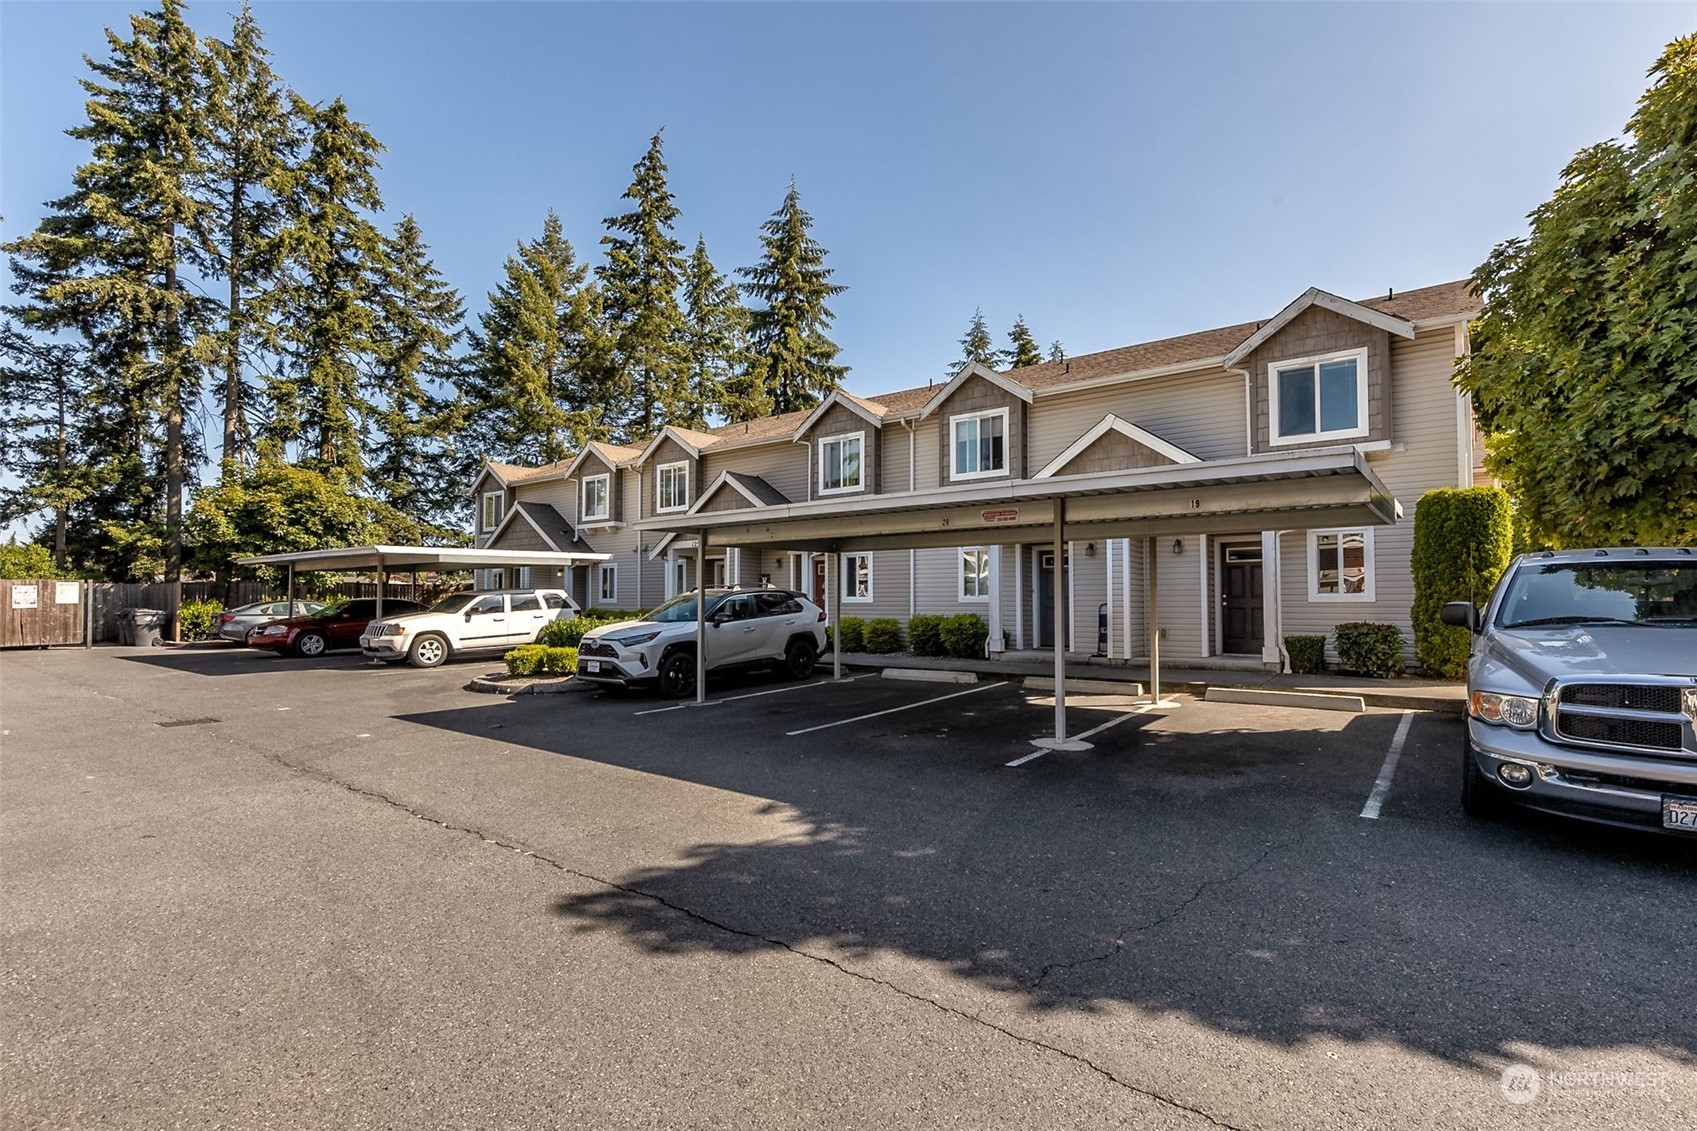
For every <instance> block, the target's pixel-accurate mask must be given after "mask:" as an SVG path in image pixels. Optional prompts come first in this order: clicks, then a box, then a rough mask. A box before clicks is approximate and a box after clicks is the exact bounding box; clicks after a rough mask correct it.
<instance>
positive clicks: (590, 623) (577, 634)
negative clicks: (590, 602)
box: [542, 612, 641, 648]
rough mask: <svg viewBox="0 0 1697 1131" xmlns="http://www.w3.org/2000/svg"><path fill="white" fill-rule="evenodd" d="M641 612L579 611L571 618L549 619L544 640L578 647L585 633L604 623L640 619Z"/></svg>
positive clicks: (544, 629) (556, 645)
mask: <svg viewBox="0 0 1697 1131" xmlns="http://www.w3.org/2000/svg"><path fill="white" fill-rule="evenodd" d="M640 619H641V614H640V613H617V612H608V613H601V614H599V615H594V616H592V615H590V614H589V613H579V614H578V615H577V616H575V617H573V618H571V619H570V620H555V621H549V622H548V624H547V625H546V626H544V627H543V629H542V642H543V643H544V644H546V645H548V646H549V647H551V648H576V647H577V646H578V645H579V644H581V643H583V634H584V633H586V632H588V631H589V630H590V629H593V628H600V627H601V626H602V625H604V624H618V623H619V622H620V621H627V620H640Z"/></svg>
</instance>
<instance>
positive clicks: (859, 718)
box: [786, 679, 1008, 738]
mask: <svg viewBox="0 0 1697 1131" xmlns="http://www.w3.org/2000/svg"><path fill="white" fill-rule="evenodd" d="M1007 685H1008V681H1007V680H1005V679H1004V680H1001V681H999V682H997V683H981V684H979V685H978V686H977V687H969V688H967V689H966V690H965V691H956V692H955V693H953V694H952V695H939V696H937V697H936V698H935V699H921V700H920V701H919V702H917V703H905V704H903V705H902V706H900V707H890V708H888V709H887V710H883V711H873V712H872V713H871V714H868V715H856V716H855V717H854V718H852V719H838V720H837V721H836V722H834V723H820V724H819V725H818V726H816V727H803V728H802V729H801V730H792V731H789V732H787V735H786V737H789V738H794V737H795V736H796V735H798V734H812V733H813V732H814V731H816V730H830V729H831V728H832V727H840V726H847V725H848V724H849V723H859V722H865V721H866V720H867V719H876V718H879V717H880V716H883V715H893V714H895V713H896V712H897V711H911V710H913V709H914V708H915V707H928V706H930V705H931V704H933V703H941V702H943V701H944V700H945V699H959V698H960V697H961V696H962V695H977V694H978V693H979V692H980V691H989V690H990V689H992V688H995V687H1006V686H1007Z"/></svg>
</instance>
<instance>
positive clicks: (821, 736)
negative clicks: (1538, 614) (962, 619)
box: [0, 649, 1697, 1128]
mask: <svg viewBox="0 0 1697 1131" xmlns="http://www.w3.org/2000/svg"><path fill="white" fill-rule="evenodd" d="M490 666H492V665H490V664H488V663H487V662H485V663H483V664H481V665H480V664H476V663H468V664H457V665H450V666H449V667H447V668H444V669H438V670H434V671H423V672H421V671H415V670H413V669H410V668H405V667H402V668H384V667H376V668H374V667H372V666H370V665H367V664H365V663H364V662H363V661H361V660H360V659H359V658H358V657H357V656H353V655H341V656H332V657H328V658H325V659H322V660H319V661H298V660H276V659H273V658H271V657H267V656H260V655H257V654H255V653H251V652H246V651H245V650H239V649H231V650H222V651H221V650H205V651H190V650H164V651H161V650H153V651H152V652H145V651H141V650H120V649H101V650H96V651H95V652H93V653H81V652H74V651H65V652H45V653H43V652H33V653H12V654H6V655H4V656H0V729H3V730H4V734H3V735H0V743H3V744H4V745H3V752H4V756H3V758H0V786H3V787H4V788H3V790H0V822H3V825H0V847H3V849H4V857H3V859H4V861H5V867H4V876H3V879H4V906H5V926H4V928H3V930H4V939H5V946H4V957H3V967H0V1005H3V1007H4V1009H3V1011H4V1022H3V1024H4V1027H5V1030H4V1036H5V1042H4V1045H5V1047H4V1050H3V1052H0V1057H3V1061H0V1066H3V1068H4V1083H3V1084H0V1089H3V1103H0V1123H3V1124H4V1125H6V1126H20V1127H21V1126H73V1125H78V1126H80V1125H87V1124H93V1123H100V1124H102V1125H110V1126H134V1127H153V1126H163V1125H182V1126H211V1125H215V1124H220V1123H221V1124H223V1125H241V1126H307V1125H327V1124H330V1123H335V1124H337V1125H346V1126H442V1127H463V1126H473V1125H476V1126H487V1125H504V1126H562V1127H567V1126H571V1127H582V1126H595V1127H612V1126H663V1127H686V1126H703V1127H706V1126H737V1127H744V1126H747V1127H818V1126H903V1127H922V1126H973V1127H993V1126H1033V1125H1035V1126H1091V1127H1098V1126H1175V1127H1176V1126H1182V1127H1205V1126H1206V1127H1217V1126H1225V1127H1241V1128H1251V1127H1297V1126H1300V1127H1358V1126H1372V1127H1480V1126H1493V1127H1495V1126H1527V1127H1533V1126H1536V1127H1574V1128H1579V1127H1587V1128H1590V1127H1621V1128H1627V1127H1645V1126H1652V1125H1658V1124H1664V1123H1675V1124H1677V1123H1683V1122H1689V1119H1690V1114H1691V1112H1692V1111H1693V1109H1694V1107H1697V1071H1694V1070H1697V1016H1694V1015H1693V1013H1692V1010H1691V1009H1690V1002H1692V1001H1693V1000H1697V963H1694V962H1693V957H1694V953H1697V947H1694V946H1693V942H1692V930H1693V927H1692V907H1693V906H1694V901H1693V894H1692V893H1693V890H1694V887H1693V884H1694V881H1697V849H1694V846H1693V845H1692V843H1691V842H1688V841H1675V840H1669V839H1664V838H1659V837H1651V836H1648V835H1641V834H1629V833H1623V832H1615V831H1610V830H1600V829H1594V828H1590V827H1587V826H1581V825H1574V824H1567V823H1562V822H1557V821H1553V820H1549V819H1545V818H1539V817H1528V818H1525V819H1513V820H1509V821H1505V822H1501V823H1494V824H1480V823H1476V822H1470V821H1467V820H1465V819H1464V818H1463V817H1462V816H1461V815H1460V813H1459V810H1458V808H1457V804H1456V790H1455V787H1456V777H1457V773H1458V770H1457V766H1458V757H1459V755H1458V745H1459V743H1460V733H1461V732H1460V723H1459V722H1458V721H1455V720H1452V719H1448V718H1444V717H1440V716H1437V715H1430V714H1420V713H1414V714H1409V713H1404V712H1401V711H1388V710H1387V711H1377V710H1375V711H1369V712H1368V713H1366V714H1362V715H1346V714H1336V713H1331V712H1320V711H1300V710H1292V709H1284V708H1280V709H1269V708H1260V707H1251V706H1242V705H1233V704H1223V703H1201V702H1197V701H1194V700H1190V699H1186V698H1180V699H1179V700H1178V701H1177V702H1176V705H1175V706H1173V707H1171V708H1163V709H1158V710H1147V709H1143V708H1140V707H1138V706H1137V705H1136V704H1133V703H1131V702H1128V701H1126V700H1123V699H1117V698H1113V697H1102V696H1081V697H1071V699H1070V701H1071V704H1072V707H1073V712H1072V715H1073V722H1072V729H1073V731H1074V732H1075V733H1077V732H1081V731H1085V730H1091V729H1095V728H1100V729H1096V733H1094V734H1093V735H1092V736H1091V738H1090V741H1091V742H1093V743H1094V747H1093V748H1092V749H1091V750H1089V751H1084V752H1077V753H1048V754H1044V755H1042V756H1041V757H1037V758H1034V759H1033V758H1029V756H1030V755H1031V754H1033V753H1034V752H1035V751H1034V748H1033V747H1032V746H1031V744H1030V740H1031V739H1032V738H1034V737H1039V736H1042V735H1045V734H1048V733H1050V727H1051V725H1052V706H1051V700H1049V699H1048V698H1047V696H1046V695H1044V694H1041V693H1036V692H1028V691H1026V690H1025V689H1023V688H1022V687H1020V686H1018V685H1017V684H1016V683H1012V682H1009V683H997V682H995V681H986V682H982V683H980V684H977V685H973V686H971V687H962V686H955V685H947V684H936V683H907V682H897V681H891V680H885V679H881V678H878V677H876V676H871V675H857V676H856V678H854V679H853V680H852V681H849V682H840V683H839V682H834V681H832V680H830V679H829V678H828V675H827V674H822V675H821V676H819V677H816V678H815V679H813V680H809V681H807V682H806V683H805V684H793V683H787V682H784V681H782V680H778V679H768V678H764V677H751V678H747V679H743V680H737V681H730V682H725V683H722V684H716V685H714V686H713V688H712V689H711V694H712V695H713V697H714V699H715V702H714V703H712V704H710V705H708V706H704V707H695V706H678V705H674V704H671V703H668V702H666V701H663V700H655V699H650V698H646V697H642V696H612V695H603V694H599V693H593V692H586V693H575V694H568V695H560V696H522V697H514V698H510V699H508V698H502V697H496V696H488V695H479V694H474V693H470V692H467V691H465V690H463V688H462V685H463V684H464V683H465V682H466V680H467V679H468V678H469V677H470V676H471V675H474V674H480V673H481V672H482V671H484V670H486V669H487V668H489V667H490ZM1393 748H1394V749H1395V750H1396V757H1395V758H1394V759H1390V758H1389V756H1390V754H1391V752H1392V750H1393ZM1387 761H1392V762H1393V763H1394V766H1393V770H1394V772H1392V773H1390V774H1387V772H1386V770H1387ZM1010 763H1017V764H1010ZM1375 795H1376V796H1377V798H1378V805H1377V808H1376V811H1375V813H1374V815H1371V816H1363V812H1364V810H1367V809H1369V808H1370V806H1369V801H1370V799H1371V798H1373V797H1374V796H1375ZM1513 1065H1526V1066H1529V1067H1530V1068H1531V1069H1533V1070H1535V1071H1536V1072H1537V1073H1538V1077H1537V1079H1538V1081H1539V1085H1540V1088H1539V1091H1538V1094H1537V1095H1536V1096H1535V1097H1533V1098H1532V1100H1531V1102H1529V1103H1511V1102H1510V1101H1509V1099H1508V1098H1507V1097H1506V1096H1505V1093H1504V1091H1503V1088H1502V1087H1501V1083H1502V1080H1503V1078H1504V1072H1505V1069H1509V1068H1510V1067H1511V1066H1513ZM1516 1098H1517V1099H1524V1098H1526V1092H1525V1090H1524V1089H1522V1090H1520V1091H1519V1092H1517V1093H1516Z"/></svg>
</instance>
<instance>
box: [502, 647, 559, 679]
mask: <svg viewBox="0 0 1697 1131" xmlns="http://www.w3.org/2000/svg"><path fill="white" fill-rule="evenodd" d="M547 654H548V649H547V648H546V647H545V646H543V645H541V644H521V645H519V646H518V647H517V648H514V649H513V650H512V651H511V652H508V653H507V654H506V656H504V657H503V659H505V660H506V662H507V674H508V675H535V674H536V669H537V668H539V667H541V666H542V659H543V657H544V656H546V655H547Z"/></svg>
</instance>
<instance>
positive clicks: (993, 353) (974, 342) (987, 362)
mask: <svg viewBox="0 0 1697 1131" xmlns="http://www.w3.org/2000/svg"><path fill="white" fill-rule="evenodd" d="M1000 360H1001V354H1000V352H998V351H997V349H996V340H995V339H994V338H992V337H991V336H990V327H989V326H987V325H985V323H984V312H983V311H982V310H974V311H973V312H972V321H971V322H969V323H968V324H967V327H966V333H965V334H962V335H961V339H960V357H959V359H957V360H956V361H954V362H951V363H950V365H949V368H948V375H949V376H950V377H954V376H955V375H956V374H958V373H959V372H960V371H961V370H963V369H965V368H966V367H967V366H969V365H972V364H973V363H975V362H976V363H977V364H979V365H982V366H984V367H985V368H987V369H994V368H995V367H996V363H997V362H998V361H1000Z"/></svg>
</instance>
